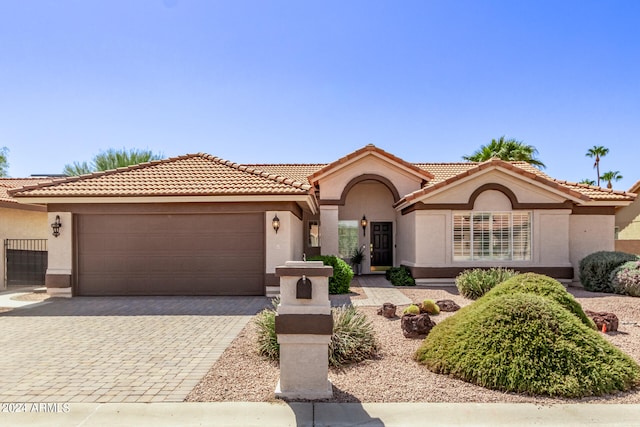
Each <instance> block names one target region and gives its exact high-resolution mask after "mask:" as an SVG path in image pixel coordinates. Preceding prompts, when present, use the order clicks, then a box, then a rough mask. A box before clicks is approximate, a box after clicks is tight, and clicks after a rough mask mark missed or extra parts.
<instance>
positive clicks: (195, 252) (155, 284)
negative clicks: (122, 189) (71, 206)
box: [76, 213, 264, 295]
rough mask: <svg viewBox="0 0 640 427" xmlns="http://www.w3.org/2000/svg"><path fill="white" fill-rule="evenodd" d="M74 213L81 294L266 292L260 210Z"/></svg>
mask: <svg viewBox="0 0 640 427" xmlns="http://www.w3.org/2000/svg"><path fill="white" fill-rule="evenodd" d="M77 218H78V221H77V223H76V224H77V248H78V250H77V267H78V280H77V285H76V292H77V294H79V295H264V286H263V285H264V214H261V213H234V214H206V215H204V214H202V215H201V214H196V215H186V214H180V215H167V214H141V215H79V216H78V217H77Z"/></svg>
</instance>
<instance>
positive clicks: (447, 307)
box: [436, 299, 460, 312]
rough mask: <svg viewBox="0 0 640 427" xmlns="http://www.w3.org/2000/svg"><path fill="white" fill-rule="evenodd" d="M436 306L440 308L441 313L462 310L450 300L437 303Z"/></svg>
mask: <svg viewBox="0 0 640 427" xmlns="http://www.w3.org/2000/svg"><path fill="white" fill-rule="evenodd" d="M436 304H437V305H438V307H440V311H447V312H451V311H458V310H460V306H459V305H458V304H456V303H455V302H454V301H453V300H450V299H441V300H439V301H436Z"/></svg>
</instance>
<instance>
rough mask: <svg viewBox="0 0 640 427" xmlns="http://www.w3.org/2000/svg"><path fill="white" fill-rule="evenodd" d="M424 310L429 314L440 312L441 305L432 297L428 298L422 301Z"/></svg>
mask: <svg viewBox="0 0 640 427" xmlns="http://www.w3.org/2000/svg"><path fill="white" fill-rule="evenodd" d="M422 311H424V312H426V313H427V314H440V307H438V304H436V302H435V301H434V300H432V299H426V300H424V301H422Z"/></svg>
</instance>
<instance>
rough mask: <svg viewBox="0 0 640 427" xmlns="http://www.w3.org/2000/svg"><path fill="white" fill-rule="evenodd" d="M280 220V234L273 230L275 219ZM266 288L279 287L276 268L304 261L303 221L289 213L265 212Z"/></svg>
mask: <svg viewBox="0 0 640 427" xmlns="http://www.w3.org/2000/svg"><path fill="white" fill-rule="evenodd" d="M276 215H277V217H278V219H279V220H280V228H278V232H277V233H276V231H275V230H274V229H273V218H274V217H275V216H276ZM264 222H265V230H264V235H265V286H267V291H268V290H269V287H270V286H279V284H280V283H279V280H278V279H277V278H276V276H275V272H276V267H277V266H279V265H283V264H284V263H285V262H286V261H290V260H302V250H303V249H302V245H303V240H302V239H303V237H302V232H303V230H302V228H303V227H302V220H301V219H299V218H298V217H297V216H295V215H294V214H293V213H292V212H288V211H267V212H265V221H264Z"/></svg>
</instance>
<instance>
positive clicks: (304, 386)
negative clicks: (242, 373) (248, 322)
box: [275, 261, 333, 399]
mask: <svg viewBox="0 0 640 427" xmlns="http://www.w3.org/2000/svg"><path fill="white" fill-rule="evenodd" d="M332 275H333V268H332V267H329V266H324V265H323V264H322V261H287V262H286V263H285V265H284V266H280V267H276V276H277V277H279V278H280V304H279V305H278V310H277V314H276V334H277V335H278V343H279V344H280V380H279V381H278V385H277V387H276V391H275V394H276V397H284V398H291V399H327V398H330V397H332V396H333V391H332V388H331V383H330V382H329V343H330V342H331V335H332V333H333V317H332V315H331V303H330V302H329V277H331V276H332Z"/></svg>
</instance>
